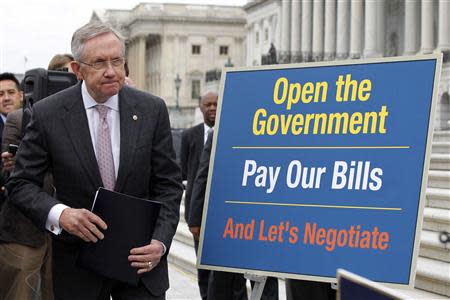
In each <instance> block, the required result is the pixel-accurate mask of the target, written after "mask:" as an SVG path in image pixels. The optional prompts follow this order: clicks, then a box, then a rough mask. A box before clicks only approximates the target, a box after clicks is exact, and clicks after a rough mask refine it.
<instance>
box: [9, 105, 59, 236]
mask: <svg viewBox="0 0 450 300" xmlns="http://www.w3.org/2000/svg"><path fill="white" fill-rule="evenodd" d="M43 133H44V128H43V127H42V125H41V122H40V120H39V112H38V111H37V110H36V111H35V112H34V113H33V115H32V117H31V121H30V125H29V126H28V127H27V133H26V134H25V136H24V138H23V140H22V143H21V144H20V148H19V150H18V152H17V154H16V165H15V168H14V172H13V173H12V174H11V176H10V178H9V179H8V182H7V185H6V187H7V190H8V193H9V197H10V200H11V201H12V203H13V204H14V205H16V206H17V207H18V208H19V209H20V210H21V211H22V213H23V214H24V215H26V216H27V217H28V218H30V219H31V220H32V221H33V223H34V224H35V225H36V226H37V227H39V228H41V229H45V222H46V220H47V216H48V213H49V211H50V209H51V208H52V207H53V206H54V205H56V204H58V203H59V202H58V201H57V200H56V199H54V198H52V197H50V196H49V195H48V194H46V193H45V192H44V191H43V190H42V188H41V187H42V185H43V181H44V177H45V174H46V172H47V170H48V168H49V164H50V163H49V161H50V158H49V153H48V147H47V143H46V141H45V138H44V134H43Z"/></svg>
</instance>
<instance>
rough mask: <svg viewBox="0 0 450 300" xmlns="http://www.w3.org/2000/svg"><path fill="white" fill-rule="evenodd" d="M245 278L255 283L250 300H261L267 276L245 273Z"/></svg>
mask: <svg viewBox="0 0 450 300" xmlns="http://www.w3.org/2000/svg"><path fill="white" fill-rule="evenodd" d="M244 277H245V278H246V279H248V280H251V281H254V282H255V285H254V286H253V288H252V293H251V295H250V300H260V299H261V296H262V293H263V290H264V285H265V284H266V280H267V276H259V275H255V274H250V273H245V274H244Z"/></svg>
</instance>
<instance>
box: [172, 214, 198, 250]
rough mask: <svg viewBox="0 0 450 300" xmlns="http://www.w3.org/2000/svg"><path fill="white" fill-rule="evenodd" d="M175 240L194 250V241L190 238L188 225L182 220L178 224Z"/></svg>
mask: <svg viewBox="0 0 450 300" xmlns="http://www.w3.org/2000/svg"><path fill="white" fill-rule="evenodd" d="M174 239H175V240H177V241H179V242H181V243H183V244H186V245H188V246H190V247H192V248H194V239H193V237H192V234H191V232H190V231H189V228H188V225H187V224H186V222H184V219H183V220H181V218H180V222H179V223H178V227H177V232H176V233H175V237H174Z"/></svg>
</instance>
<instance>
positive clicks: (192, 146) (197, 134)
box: [180, 92, 218, 300]
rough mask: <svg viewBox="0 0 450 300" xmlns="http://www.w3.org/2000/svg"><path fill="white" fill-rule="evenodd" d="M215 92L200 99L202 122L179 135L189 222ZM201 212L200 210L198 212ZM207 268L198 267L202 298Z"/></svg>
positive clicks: (213, 115)
mask: <svg viewBox="0 0 450 300" xmlns="http://www.w3.org/2000/svg"><path fill="white" fill-rule="evenodd" d="M217 98H218V95H217V93H216V92H207V93H206V94H204V95H203V97H202V98H201V99H200V111H201V112H202V114H203V123H200V124H198V125H196V126H194V127H191V128H189V129H186V130H184V131H183V133H182V135H181V154H180V160H181V171H182V174H183V180H187V184H186V193H185V197H184V218H185V220H186V222H187V223H188V222H189V210H190V203H191V194H192V187H193V185H194V180H195V175H196V174H197V170H198V165H199V162H200V155H201V154H202V150H203V145H204V144H205V143H206V139H207V137H208V132H210V131H211V130H212V128H214V124H215V122H216V109H217ZM200 213H201V212H200ZM192 235H193V238H194V245H195V253H197V251H198V242H199V241H198V237H199V232H192ZM209 273H210V272H209V270H203V269H198V270H197V280H198V286H199V288H200V296H201V297H202V299H203V300H205V299H207V297H206V293H207V291H208V278H209Z"/></svg>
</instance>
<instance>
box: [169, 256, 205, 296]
mask: <svg viewBox="0 0 450 300" xmlns="http://www.w3.org/2000/svg"><path fill="white" fill-rule="evenodd" d="M169 282H170V288H169V290H168V291H167V293H166V299H167V300H201V297H200V293H199V291H198V285H197V277H195V275H193V274H192V273H187V272H185V271H183V270H182V269H180V268H179V267H177V266H176V265H174V264H169Z"/></svg>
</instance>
